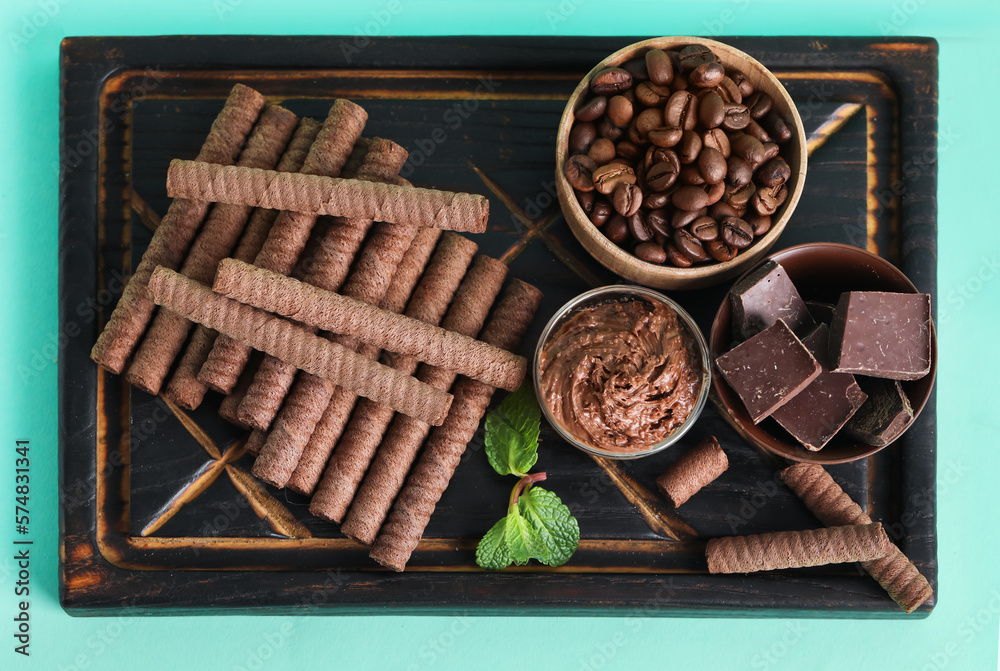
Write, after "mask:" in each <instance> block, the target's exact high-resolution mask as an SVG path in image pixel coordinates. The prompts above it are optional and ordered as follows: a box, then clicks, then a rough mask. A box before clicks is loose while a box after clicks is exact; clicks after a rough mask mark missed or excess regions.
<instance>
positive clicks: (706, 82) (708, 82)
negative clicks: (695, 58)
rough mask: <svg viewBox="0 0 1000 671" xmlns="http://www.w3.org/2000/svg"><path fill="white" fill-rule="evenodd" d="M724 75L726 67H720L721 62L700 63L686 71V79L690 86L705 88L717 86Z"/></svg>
mask: <svg viewBox="0 0 1000 671" xmlns="http://www.w3.org/2000/svg"><path fill="white" fill-rule="evenodd" d="M725 76H726V69H725V68H724V67H722V64H721V63H716V62H712V63H702V64H701V65H699V66H698V67H696V68H695V69H694V70H692V71H691V72H690V73H688V81H689V82H690V83H691V86H696V87H698V88H702V89H707V88H713V87H715V86H718V85H719V83H720V82H721V81H722V78H723V77H725Z"/></svg>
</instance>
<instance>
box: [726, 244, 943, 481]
mask: <svg viewBox="0 0 1000 671" xmlns="http://www.w3.org/2000/svg"><path fill="white" fill-rule="evenodd" d="M766 260H772V261H777V262H778V263H780V264H781V266H782V267H783V268H784V269H785V272H786V273H787V274H788V277H789V279H791V280H792V283H793V284H794V285H795V288H796V289H798V291H799V294H800V295H801V296H802V298H803V299H805V300H807V301H821V302H824V303H833V304H836V302H837V299H838V298H839V297H840V294H841V293H842V292H844V291H893V292H898V293H918V292H917V289H916V287H914V286H913V283H912V282H910V280H909V279H907V277H906V275H904V274H903V271H901V270H899V269H898V268H897V267H896V266H894V265H892V264H891V263H889V262H888V261H886V260H885V259H883V258H882V257H880V256H876V255H875V254H872V253H871V252H867V251H865V250H863V249H859V248H857V247H851V246H850V245H842V244H838V243H834V242H818V243H812V244H806V245H798V246H796V247H789V248H788V249H783V250H781V251H780V252H778V253H776V254H772V255H771V256H770V257H768V259H766ZM755 267H756V266H755ZM752 270H753V268H750V269H748V270H747V273H749V272H751V271H752ZM731 318H732V315H731V313H730V303H729V294H728V293H727V294H726V297H725V299H723V301H722V305H720V306H719V310H718V312H717V313H716V315H715V321H713V322H712V331H711V333H710V335H709V338H708V349H709V352H710V356H711V357H712V361H713V362H714V361H715V360H716V359H717V358H718V357H719V356H720V355H722V354H724V353H726V352H727V351H729V349H731V343H732V323H731ZM936 370H937V338H936V335H935V333H934V325H933V324H931V370H930V372H929V373H928V374H927V375H925V376H924V377H922V378H920V379H919V380H910V381H901V384H902V387H903V391H904V392H905V393H906V395H907V397H908V398H909V399H910V405H912V406H913V419H912V420H910V423H909V425H908V426H907V427H906V429H904V430H903V433H901V434H900V435H899V436H897V437H896V440H899V438H900V437H901V436H902V435H903V434H905V433H906V431H907V430H909V428H910V427H911V426H913V425H914V423H916V419H917V416H918V415H919V414H920V411H921V410H923V408H924V405H926V404H927V399H929V398H930V395H931V390H932V389H933V387H934V375H935V372H936ZM712 401H713V403H714V404H715V405H716V406H717V407H718V409H719V412H720V413H722V415H723V416H724V417H726V419H727V420H728V421H729V423H730V424H732V425H733V427H734V428H735V429H736V430H737V432H739V434H740V435H741V436H743V438H745V439H746V440H747V441H749V442H750V443H752V444H754V445H756V446H757V447H760V448H762V449H764V450H767V451H768V452H772V453H774V454H776V455H778V456H781V457H785V458H786V459H791V460H792V461H802V462H808V463H814V464H841V463H844V462H848V461H854V460H856V459H863V458H865V457H868V456H870V455H872V454H875V453H876V452H878V451H879V450H881V449H883V448H882V447H878V446H874V445H868V444H866V443H862V442H860V441H857V440H854V439H852V438H848V437H846V436H844V435H840V434H838V435H836V436H834V437H833V438H832V439H831V440H830V442H829V443H827V444H826V445H825V446H824V447H823V449H821V450H819V451H817V452H811V451H809V450H807V449H805V448H804V447H802V446H801V445H799V443H798V442H796V441H795V439H794V438H792V437H791V436H790V435H789V434H788V433H786V432H785V430H784V429H782V428H781V426H779V425H778V423H777V422H775V421H774V420H773V419H765V420H764V421H763V422H761V423H760V424H754V423H753V420H752V419H750V416H749V415H748V414H747V411H746V408H745V407H744V406H743V401H741V400H740V398H739V396H737V395H736V392H735V391H733V390H732V388H731V387H730V386H729V385H728V384H727V383H726V381H725V380H724V379H723V378H722V376H721V375H713V376H712ZM891 444H892V443H891V442H890V443H889V445H891ZM884 447H888V445H886V446H884Z"/></svg>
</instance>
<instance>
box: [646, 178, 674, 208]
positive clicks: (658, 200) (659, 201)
mask: <svg viewBox="0 0 1000 671" xmlns="http://www.w3.org/2000/svg"><path fill="white" fill-rule="evenodd" d="M676 190H677V185H676V183H675V184H674V186H672V187H670V188H668V189H667V190H666V191H658V192H656V193H648V194H646V197H645V198H643V200H642V206H643V207H644V208H646V209H647V210H658V209H660V208H663V207H666V206H667V205H669V204H670V196H672V195H673V193H674V191H676Z"/></svg>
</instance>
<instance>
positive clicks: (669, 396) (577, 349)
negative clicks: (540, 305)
mask: <svg viewBox="0 0 1000 671" xmlns="http://www.w3.org/2000/svg"><path fill="white" fill-rule="evenodd" d="M693 345H694V343H693V339H692V338H691V336H690V334H689V333H688V332H687V331H686V330H685V328H684V327H683V326H682V325H681V324H680V322H679V321H678V318H677V313H676V312H674V310H672V309H671V308H670V307H668V306H666V305H663V304H662V303H652V302H649V301H647V300H644V299H639V300H629V301H624V302H610V303H602V304H599V305H593V306H590V307H587V308H583V309H581V310H580V311H578V312H577V313H575V314H573V315H572V316H571V317H570V318H569V319H568V320H567V321H566V322H565V323H564V324H563V325H562V326H561V327H560V328H559V330H558V331H556V332H555V333H554V334H553V335H552V336H551V337H550V338H549V341H548V342H547V343H546V344H545V345H544V346H543V348H542V353H541V356H540V370H539V375H540V376H541V377H540V380H541V384H540V387H541V390H542V396H543V398H544V399H545V403H546V405H547V406H548V408H549V410H550V411H551V413H552V416H553V417H555V418H556V421H558V422H559V424H560V425H561V426H562V427H563V428H564V429H566V431H568V432H569V433H570V434H572V435H573V436H574V437H575V438H577V440H579V441H581V442H582V443H585V444H587V445H592V446H594V447H597V448H600V449H604V450H614V451H622V452H630V451H636V450H641V449H643V448H646V447H648V446H650V445H652V444H654V443H657V442H659V441H661V440H663V439H664V438H665V437H667V436H668V435H669V434H670V433H671V432H672V431H673V430H674V429H675V428H677V427H678V426H680V425H681V424H683V423H684V420H685V419H687V417H688V415H689V414H691V411H692V410H693V409H694V406H695V404H696V403H697V400H698V394H699V392H700V385H701V376H700V374H699V370H700V361H699V355H698V354H697V353H696V352H695V351H694V348H693Z"/></svg>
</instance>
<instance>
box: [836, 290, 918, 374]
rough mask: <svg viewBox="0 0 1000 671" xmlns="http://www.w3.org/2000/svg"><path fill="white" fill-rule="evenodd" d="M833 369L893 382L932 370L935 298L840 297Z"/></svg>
mask: <svg viewBox="0 0 1000 671" xmlns="http://www.w3.org/2000/svg"><path fill="white" fill-rule="evenodd" d="M830 369H831V370H832V371H834V372H839V373H857V374H860V375H869V376H871V377H885V378H889V379H892V380H917V379H920V378H922V377H923V376H924V375H927V373H929V372H930V370H931V297H930V296H929V295H928V294H899V293H888V292H881V291H851V292H845V293H843V294H841V295H840V301H839V302H838V303H837V307H836V309H835V310H834V315H833V323H831V325H830Z"/></svg>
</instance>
